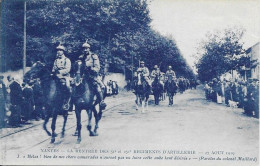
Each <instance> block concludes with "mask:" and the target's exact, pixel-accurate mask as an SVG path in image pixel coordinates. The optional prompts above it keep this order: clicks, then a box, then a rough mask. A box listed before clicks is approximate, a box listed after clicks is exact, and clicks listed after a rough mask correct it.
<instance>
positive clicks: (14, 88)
mask: <svg viewBox="0 0 260 166" xmlns="http://www.w3.org/2000/svg"><path fill="white" fill-rule="evenodd" d="M9 87H10V101H11V116H10V117H9V123H10V125H12V126H19V124H20V122H21V104H22V101H23V99H22V97H23V96H22V92H23V91H22V88H21V85H20V84H19V81H18V79H15V80H13V81H12V82H11V84H10V86H9Z"/></svg>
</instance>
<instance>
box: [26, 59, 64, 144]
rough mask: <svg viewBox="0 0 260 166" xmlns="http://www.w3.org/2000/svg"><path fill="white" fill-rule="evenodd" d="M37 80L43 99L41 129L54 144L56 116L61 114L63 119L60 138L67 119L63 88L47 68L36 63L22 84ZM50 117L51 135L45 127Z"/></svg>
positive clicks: (42, 64)
mask: <svg viewBox="0 0 260 166" xmlns="http://www.w3.org/2000/svg"><path fill="white" fill-rule="evenodd" d="M35 78H39V79H40V81H41V86H42V90H43V97H44V100H43V102H44V108H45V111H46V112H45V119H44V124H43V129H44V130H45V131H46V132H47V134H48V135H49V136H51V143H54V142H55V137H56V136H57V134H56V133H55V128H56V120H57V115H58V114H62V115H63V118H64V122H63V127H62V133H61V137H64V134H65V126H66V122H67V117H68V111H67V110H64V109H63V108H62V106H63V104H64V93H63V92H64V89H63V88H64V87H63V85H62V83H61V82H59V81H57V79H55V77H53V76H52V75H51V69H50V68H49V67H47V66H46V65H45V64H44V63H41V62H36V63H35V64H34V65H33V66H32V68H31V70H30V71H28V72H27V73H26V74H25V76H24V82H26V81H30V80H31V79H35ZM50 117H52V124H51V129H52V134H51V133H50V132H49V131H48V129H47V127H46V125H47V123H48V121H49V119H50Z"/></svg>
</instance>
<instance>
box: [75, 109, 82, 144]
mask: <svg viewBox="0 0 260 166" xmlns="http://www.w3.org/2000/svg"><path fill="white" fill-rule="evenodd" d="M75 113H76V118H77V129H76V131H77V136H78V139H77V143H80V142H81V109H79V108H78V107H76V108H75Z"/></svg>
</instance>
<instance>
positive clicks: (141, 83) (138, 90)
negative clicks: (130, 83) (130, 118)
mask: <svg viewBox="0 0 260 166" xmlns="http://www.w3.org/2000/svg"><path fill="white" fill-rule="evenodd" d="M134 89H135V96H136V100H135V104H136V110H138V109H139V107H138V104H139V101H140V104H141V105H142V112H144V108H145V107H146V110H148V99H149V95H150V91H151V89H150V86H149V85H148V83H147V82H146V80H145V78H144V76H143V74H142V73H138V74H137V80H135V87H134Z"/></svg>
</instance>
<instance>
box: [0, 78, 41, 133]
mask: <svg viewBox="0 0 260 166" xmlns="http://www.w3.org/2000/svg"><path fill="white" fill-rule="evenodd" d="M0 98H1V99H0V102H1V103H0V107H1V109H0V111H1V112H0V114H1V115H0V117H1V118H0V128H3V127H6V126H13V127H17V126H20V125H21V124H24V123H26V122H28V120H32V119H35V120H39V119H40V118H42V119H44V112H43V109H44V107H43V100H44V99H43V92H42V88H41V83H40V80H39V79H35V80H31V81H30V82H28V83H22V84H21V83H20V80H19V79H18V78H14V77H12V76H7V83H4V76H3V75H1V76H0Z"/></svg>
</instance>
